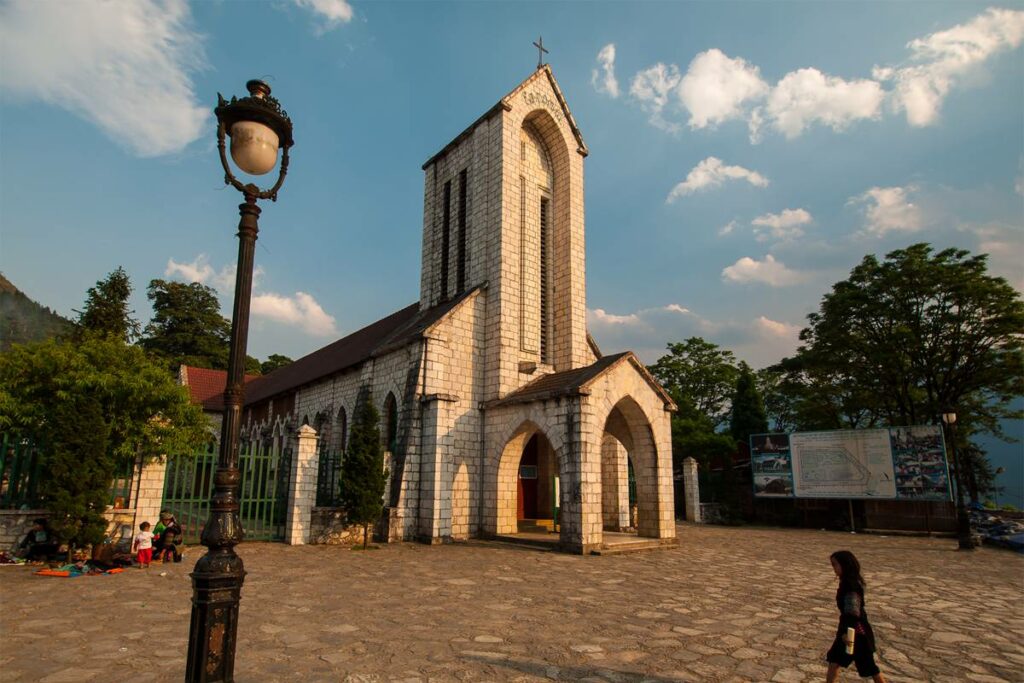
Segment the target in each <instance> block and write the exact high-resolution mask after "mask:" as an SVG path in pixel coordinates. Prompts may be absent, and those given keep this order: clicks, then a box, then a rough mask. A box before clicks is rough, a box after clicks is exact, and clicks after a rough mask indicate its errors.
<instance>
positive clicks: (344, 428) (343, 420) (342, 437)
mask: <svg viewBox="0 0 1024 683" xmlns="http://www.w3.org/2000/svg"><path fill="white" fill-rule="evenodd" d="M347 445H348V413H346V412H345V408H341V409H340V410H338V451H339V452H341V453H344V452H345V446H347Z"/></svg>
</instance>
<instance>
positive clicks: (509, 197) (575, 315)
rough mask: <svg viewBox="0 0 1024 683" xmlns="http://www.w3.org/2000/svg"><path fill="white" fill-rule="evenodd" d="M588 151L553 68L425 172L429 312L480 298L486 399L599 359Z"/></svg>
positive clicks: (543, 69) (423, 303)
mask: <svg viewBox="0 0 1024 683" xmlns="http://www.w3.org/2000/svg"><path fill="white" fill-rule="evenodd" d="M587 153H588V152H587V147H586V145H585V143H584V142H583V138H582V136H581V135H580V132H579V129H578V128H577V126H576V122H575V120H574V119H573V117H572V114H571V112H570V111H569V107H568V105H567V104H566V102H565V98H564V97H563V96H562V92H561V89H560V88H559V87H558V83H557V82H556V81H555V78H554V75H553V74H552V72H551V68H550V67H549V66H547V65H541V66H539V67H538V69H537V70H536V71H535V72H534V73H533V74H531V75H530V77H528V78H527V79H526V80H525V81H523V82H522V83H521V84H519V86H517V87H516V88H515V89H514V90H513V91H512V92H510V93H509V94H508V95H506V96H505V97H503V98H501V100H499V101H498V103H497V104H495V105H494V106H493V107H491V108H490V109H489V110H488V111H487V112H485V113H484V114H483V116H481V117H480V118H479V119H477V120H476V121H475V122H474V123H473V124H472V125H471V126H469V128H467V129H466V130H464V131H463V132H462V133H461V134H459V135H458V136H457V137H456V138H455V139H454V140H452V141H451V142H450V143H449V144H448V145H446V146H445V147H444V148H443V149H442V150H441V151H440V152H438V153H437V154H436V155H434V156H433V157H431V158H430V159H429V160H428V161H427V162H426V163H425V164H424V165H423V170H424V172H425V179H424V200H423V269H422V275H421V291H420V307H421V309H427V308H430V307H433V306H437V305H439V304H443V303H445V302H447V301H450V300H452V299H454V298H458V297H461V296H464V295H466V293H467V292H468V291H471V290H474V289H475V288H480V289H481V295H482V296H484V297H485V311H486V313H485V315H484V320H483V321H481V324H482V326H483V329H482V331H481V332H482V334H481V335H480V336H481V338H482V341H483V345H484V349H485V351H484V352H485V354H486V355H485V363H484V365H485V373H484V374H485V380H484V381H485V395H486V396H487V397H488V399H490V398H499V397H501V396H504V395H506V394H508V393H509V392H512V391H515V390H516V389H518V388H519V387H521V386H523V385H524V384H526V383H528V382H530V381H533V380H535V379H537V377H538V376H540V375H543V374H547V373H551V372H561V371H565V370H571V369H574V368H578V367H582V366H585V365H589V364H590V363H592V362H593V361H594V355H593V352H592V351H591V349H590V347H589V345H588V342H587V330H586V277H585V272H584V270H585V252H584V232H585V230H584V212H583V159H584V158H585V157H586V156H587Z"/></svg>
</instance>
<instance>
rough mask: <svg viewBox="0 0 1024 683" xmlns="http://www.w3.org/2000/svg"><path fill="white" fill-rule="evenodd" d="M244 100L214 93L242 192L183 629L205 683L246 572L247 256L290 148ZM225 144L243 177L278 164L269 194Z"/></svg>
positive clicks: (224, 648) (265, 98)
mask: <svg viewBox="0 0 1024 683" xmlns="http://www.w3.org/2000/svg"><path fill="white" fill-rule="evenodd" d="M245 87H246V88H247V89H248V90H249V96H248V97H243V98H241V99H237V98H234V97H232V98H231V101H230V102H228V101H226V100H225V99H224V98H223V97H221V95H220V93H218V94H217V100H218V102H217V108H216V109H215V110H214V113H215V114H216V115H217V147H218V149H219V150H220V160H221V163H222V164H223V165H224V183H225V184H228V185H232V186H233V187H234V188H235V189H237V190H238V191H239V192H241V193H242V195H243V196H244V197H245V202H244V203H243V204H241V205H239V207H238V211H239V213H240V214H241V220H240V221H239V223H238V270H237V272H236V275H235V305H234V312H233V314H232V316H231V349H230V355H229V357H228V378H227V386H226V388H225V389H224V421H223V423H222V425H221V432H220V453H219V456H218V460H217V474H216V475H215V477H214V480H213V482H214V493H213V497H212V498H211V501H210V518H209V520H207V522H206V526H205V527H203V534H202V543H203V545H205V546H206V547H207V548H208V549H209V550H208V552H207V553H206V555H204V556H203V557H202V558H200V559H199V561H198V562H196V566H195V570H194V571H193V572H192V621H191V625H190V627H189V637H188V660H187V663H186V670H185V680H186V681H187V682H188V683H206V682H212V681H224V682H225V683H230V681H233V680H234V670H235V635H236V633H237V629H238V603H239V600H240V599H241V592H242V581H243V580H244V579H245V569H244V568H243V566H242V558H240V557H239V556H238V555H236V554H235V546H236V545H238V544H239V543H241V542H242V537H243V535H244V534H243V531H242V525H241V523H240V521H239V518H238V507H239V506H238V494H239V482H240V475H239V472H238V442H239V434H240V431H241V426H242V399H243V395H244V377H245V351H246V342H247V341H248V337H249V303H250V298H251V295H252V270H253V252H254V251H255V247H256V237H257V234H258V233H259V226H258V219H259V215H260V208H259V207H258V206H256V201H257V200H258V199H270V200H272V201H277V192H278V190H280V189H281V185H282V184H283V183H284V177H285V175H286V174H287V173H288V150H289V148H290V147H291V146H292V145H293V144H294V140H293V139H292V122H291V120H290V119H289V118H288V114H287V113H286V112H285V111H284V110H283V109H282V108H281V105H280V103H279V102H278V101H277V100H276V99H274V98H273V97H271V96H270V86H269V85H267V84H266V83H264V82H263V81H256V80H253V81H249V82H248V83H246V84H245ZM225 135H227V136H228V137H230V138H231V158H232V159H233V160H234V161H235V163H236V164H237V165H238V167H239V168H240V169H241V170H242V171H244V172H246V173H248V174H250V175H263V174H265V173H268V172H269V171H271V170H272V169H273V168H274V165H275V164H276V163H277V151H278V149H280V150H281V165H280V171H279V174H278V177H277V182H276V183H274V185H273V187H271V188H270V189H269V190H260V189H259V188H258V187H256V185H254V184H252V183H248V184H243V183H242V182H241V181H239V180H238V179H237V178H236V177H235V175H234V173H232V172H231V167H230V165H229V164H228V158H227V155H226V154H225V150H224V136H225Z"/></svg>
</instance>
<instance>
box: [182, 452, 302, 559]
mask: <svg viewBox="0 0 1024 683" xmlns="http://www.w3.org/2000/svg"><path fill="white" fill-rule="evenodd" d="M238 470H239V474H240V475H241V482H240V486H239V489H240V490H239V498H238V502H239V511H238V517H239V521H240V522H241V523H242V529H243V530H244V531H245V538H246V540H249V541H276V540H281V539H283V538H284V527H285V521H286V515H287V505H286V504H287V500H288V483H289V479H290V477H291V449H290V448H284V449H281V448H278V447H276V446H275V445H273V444H269V443H259V442H251V443H243V444H241V446H240V447H239V449H238ZM216 471H217V446H216V445H215V444H211V445H210V446H209V447H207V448H206V449H204V450H201V451H198V452H195V453H183V454H178V455H172V456H169V457H168V459H167V470H166V474H165V479H164V496H163V505H162V508H163V509H165V510H169V511H170V512H171V513H173V514H174V516H175V518H176V519H177V521H178V523H179V524H181V527H182V530H183V533H184V539H185V542H186V543H198V542H199V538H200V535H201V534H202V531H203V525H205V524H206V520H207V519H208V518H209V516H210V496H211V494H212V493H213V478H214V474H215V473H216Z"/></svg>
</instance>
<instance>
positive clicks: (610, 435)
mask: <svg viewBox="0 0 1024 683" xmlns="http://www.w3.org/2000/svg"><path fill="white" fill-rule="evenodd" d="M662 495H663V492H662V491H661V490H660V489H659V487H658V454H657V449H656V447H655V443H654V435H653V432H652V430H651V425H650V422H649V421H648V419H647V416H646V415H645V414H644V412H643V410H642V409H641V408H640V406H639V405H638V404H637V402H636V401H635V400H634V399H633V398H631V397H629V396H626V397H624V398H622V399H620V400H619V401H618V402H617V403H616V404H615V405H614V406H613V407H612V409H611V411H610V412H609V413H608V417H607V418H606V419H605V423H604V432H603V434H602V437H601V522H602V528H603V530H604V531H606V532H626V533H632V534H637V535H639V536H647V537H652V538H659V537H661V536H662V535H663V534H662V533H661V529H660V526H661V525H660V521H659V519H660V516H659V509H660V502H661V501H660V498H661V496H662Z"/></svg>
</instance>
